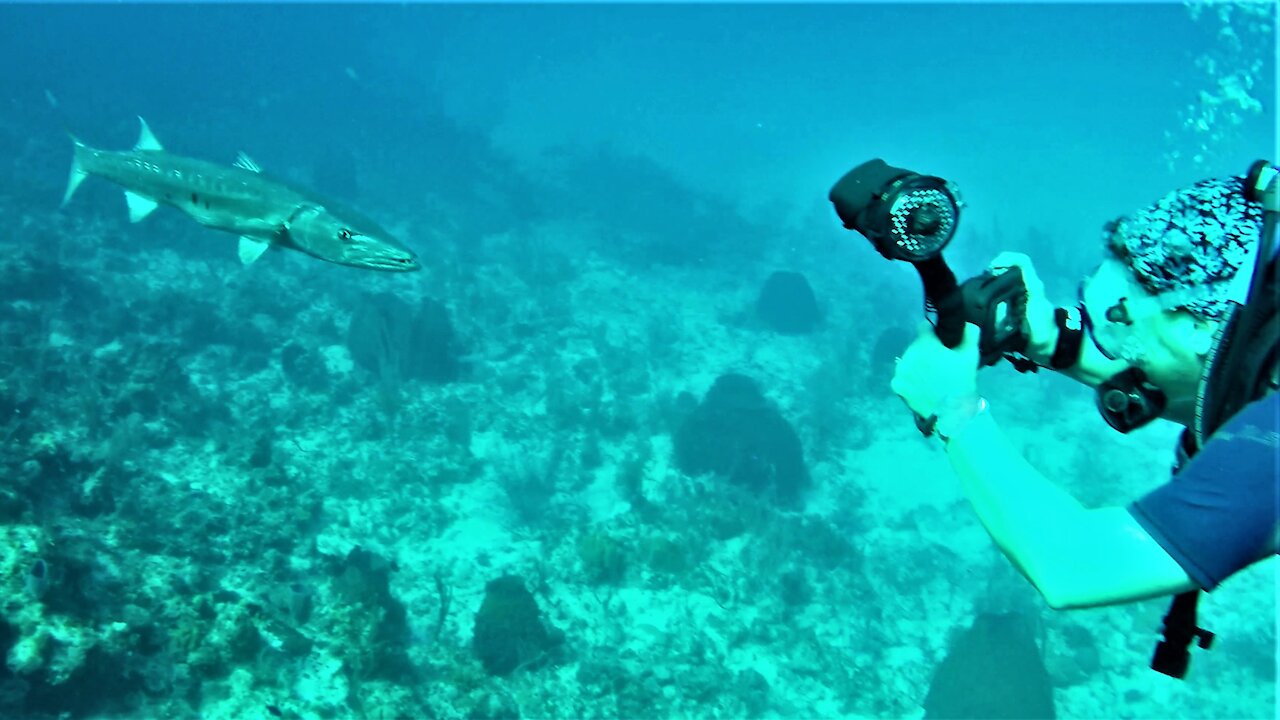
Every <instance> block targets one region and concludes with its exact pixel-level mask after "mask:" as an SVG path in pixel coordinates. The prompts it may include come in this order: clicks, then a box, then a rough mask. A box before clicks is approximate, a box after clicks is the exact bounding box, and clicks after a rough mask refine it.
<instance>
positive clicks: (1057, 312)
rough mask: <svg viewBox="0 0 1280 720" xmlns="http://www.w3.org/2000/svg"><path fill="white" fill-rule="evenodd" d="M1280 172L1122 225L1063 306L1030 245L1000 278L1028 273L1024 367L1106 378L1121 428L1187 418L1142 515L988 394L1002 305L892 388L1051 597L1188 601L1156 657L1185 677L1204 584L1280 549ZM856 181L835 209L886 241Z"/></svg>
mask: <svg viewBox="0 0 1280 720" xmlns="http://www.w3.org/2000/svg"><path fill="white" fill-rule="evenodd" d="M873 162H879V161H873ZM868 165H870V164H868ZM861 167H864V168H865V167H866V166H861ZM1278 174H1280V173H1278V172H1277V170H1276V168H1274V167H1273V166H1271V165H1269V164H1267V163H1265V162H1261V161H1260V162H1258V163H1255V164H1254V166H1253V167H1252V168H1251V169H1250V173H1249V175H1248V176H1247V177H1228V178H1223V179H1213V180H1206V181H1203V182H1200V183H1197V184H1195V185H1193V186H1191V187H1188V188H1185V189H1182V190H1178V191H1175V192H1173V193H1170V194H1169V195H1167V196H1165V197H1164V198H1163V199H1161V200H1159V201H1158V202H1156V203H1155V204H1154V205H1152V206H1150V207H1148V208H1146V209H1143V210H1141V211H1139V212H1136V213H1135V214H1133V215H1130V216H1127V217H1124V218H1121V219H1119V220H1117V221H1115V222H1112V223H1109V224H1108V225H1107V227H1106V229H1105V231H1104V236H1105V241H1106V253H1105V260H1104V261H1103V262H1102V264H1101V265H1100V266H1099V267H1098V269H1097V270H1096V271H1095V272H1093V273H1092V274H1091V275H1090V276H1088V277H1087V278H1085V280H1084V281H1083V282H1082V283H1081V285H1080V292H1079V297H1078V299H1077V302H1075V303H1072V304H1070V305H1068V306H1066V307H1056V308H1055V307H1054V305H1052V304H1051V303H1050V302H1049V300H1048V299H1047V298H1046V297H1045V290H1044V285H1043V283H1042V282H1041V280H1040V279H1039V278H1038V276H1037V275H1036V273H1035V270H1034V268H1033V266H1032V264H1031V261H1030V259H1029V258H1027V257H1026V256H1024V255H1019V254H1013V253H1005V254H1002V255H1000V256H998V257H997V258H995V260H993V261H992V263H991V267H990V268H989V270H988V272H987V273H986V274H985V277H986V278H987V279H988V281H989V279H990V278H995V277H999V276H1000V275H1001V274H1002V273H1004V272H1008V271H1010V270H1014V271H1016V272H1020V274H1021V283H1020V286H1021V287H1020V290H1021V288H1025V294H1023V295H1021V296H1019V297H1018V298H1017V300H1018V303H1017V307H1016V308H1014V310H1015V311H1016V312H1012V313H1006V314H1009V315H1010V316H1011V317H1018V318H1019V319H1020V321H1021V322H1020V327H1019V328H1016V330H1015V332H1014V333H1013V334H1014V335H1020V336H1021V339H1022V340H1021V342H1019V343H1016V344H1015V345H1016V350H1017V352H1016V353H1013V354H1012V355H1014V356H1011V355H1010V354H1004V357H1006V358H1008V359H1010V360H1014V361H1015V366H1016V367H1019V369H1021V370H1034V369H1038V368H1039V367H1043V368H1048V369H1052V370H1055V371H1057V372H1060V373H1063V374H1065V375H1068V376H1070V377H1072V378H1074V379H1076V380H1078V381H1080V382H1082V383H1084V384H1086V385H1089V386H1091V387H1093V388H1095V389H1096V391H1097V398H1098V407H1099V411H1100V412H1101V414H1102V415H1103V417H1104V419H1106V421H1107V422H1108V423H1109V424H1111V425H1112V427H1114V428H1116V429H1117V430H1120V431H1121V432H1128V431H1130V430H1132V429H1134V428H1136V427H1139V426H1141V425H1143V424H1145V423H1147V422H1150V421H1151V420H1154V419H1155V418H1157V417H1160V418H1164V419H1166V420H1169V421H1172V422H1175V423H1178V424H1180V425H1183V426H1185V428H1186V429H1185V430H1184V432H1183V434H1182V436H1181V441H1180V442H1179V447H1178V448H1177V462H1176V463H1175V466H1174V470H1173V475H1172V479H1171V480H1170V481H1169V482H1168V483H1167V484H1165V485H1163V486H1161V487H1159V488H1156V489H1155V490H1153V491H1151V492H1150V493H1148V494H1146V495H1145V496H1143V497H1140V498H1138V499H1136V500H1134V501H1133V502H1131V503H1130V504H1129V505H1128V506H1125V507H1103V508H1094V509H1090V508H1086V507H1084V506H1082V505H1081V504H1080V503H1079V502H1077V501H1076V500H1075V499H1074V498H1073V497H1071V495H1069V494H1068V493H1066V492H1064V491H1063V490H1062V489H1061V488H1059V487H1058V486H1057V485H1055V484H1054V482H1052V481H1051V480H1050V479H1049V478H1046V477H1045V476H1044V475H1042V474H1041V473H1039V472H1038V471H1036V469H1035V468H1033V467H1032V466H1031V465H1030V464H1029V463H1028V462H1027V461H1026V460H1025V459H1024V458H1023V457H1022V456H1021V454H1020V453H1019V452H1018V451H1017V449H1016V448H1015V447H1014V446H1013V445H1012V444H1011V443H1010V442H1009V440H1008V439H1007V438H1006V437H1005V435H1004V434H1003V433H1002V431H1001V430H1000V426H999V425H998V424H997V422H996V420H995V417H994V415H993V413H992V412H991V410H990V409H989V405H988V403H987V401H986V400H985V399H984V398H982V397H981V396H980V395H979V394H978V390H977V371H978V369H979V367H980V366H981V365H983V364H993V362H994V361H993V360H991V359H990V356H991V355H992V353H991V351H990V348H988V347H987V339H988V334H989V333H990V328H989V327H987V325H990V324H992V323H991V322H986V321H983V320H982V319H981V318H983V317H994V315H992V314H990V313H989V314H988V315H986V316H983V315H982V314H981V313H979V314H977V315H976V316H975V315H974V313H973V312H967V313H965V315H966V316H967V318H968V319H969V320H970V322H965V323H964V324H963V325H962V326H959V325H957V327H962V328H963V330H962V331H960V330H957V331H956V332H955V333H953V335H954V339H953V341H952V342H945V340H946V338H945V337H943V339H941V340H940V339H939V336H940V335H944V333H942V332H941V331H942V330H943V328H942V325H941V323H939V326H938V327H937V328H935V327H931V326H929V325H924V326H923V327H922V332H921V333H920V335H919V337H918V338H916V340H915V341H914V342H913V343H912V344H911V345H910V346H909V347H908V348H907V349H906V351H905V352H904V353H903V356H902V357H901V359H900V360H899V361H898V364H897V368H896V371H895V374H894V377H893V380H892V389H893V391H894V393H896V394H897V395H898V396H899V397H901V398H902V399H903V400H904V401H905V402H906V404H907V405H908V406H909V407H910V409H911V410H912V411H914V412H915V413H916V415H917V422H918V423H920V424H921V429H922V430H925V431H926V434H937V435H938V436H939V437H940V438H942V440H943V442H944V443H945V448H946V454H947V456H948V458H949V459H950V461H951V464H952V466H953V467H954V469H955V471H956V473H957V475H958V476H959V478H960V482H961V486H962V489H963V492H964V494H965V496H966V497H967V498H968V500H969V501H970V503H971V504H972V506H973V508H974V510H975V511H976V513H977V515H978V518H979V519H980V521H981V522H982V524H983V526H985V528H986V529H987V531H988V532H989V533H990V535H991V537H992V539H993V540H994V541H995V543H996V545H997V546H998V547H999V548H1000V550H1001V551H1002V552H1003V553H1004V554H1005V555H1006V556H1007V557H1008V558H1009V559H1010V560H1011V561H1012V562H1013V564H1014V565H1015V566H1016V567H1017V569H1018V570H1019V571H1020V572H1021V573H1022V574H1023V575H1024V576H1025V577H1026V578H1027V579H1028V580H1029V581H1030V582H1031V583H1032V584H1033V585H1034V586H1035V587H1036V589H1037V590H1038V591H1039V592H1040V594H1041V595H1042V596H1043V597H1044V599H1045V601H1046V602H1047V603H1048V604H1049V605H1050V606H1051V607H1053V608H1055V609H1063V608H1081V607H1092V606H1099V605H1108V604H1115V603H1124V602H1130V601H1137V600H1142V599H1147V598H1153V597H1158V596H1174V600H1173V602H1172V605H1171V607H1170V611H1169V613H1168V615H1166V617H1165V619H1164V627H1163V630H1162V632H1163V640H1162V641H1161V642H1160V643H1159V644H1158V645H1157V648H1156V651H1155V655H1154V657H1153V660H1152V667H1153V668H1154V669H1156V670H1158V671H1160V672H1163V673H1165V674H1167V675H1170V676H1173V677H1178V678H1181V677H1183V676H1184V675H1185V673H1186V671H1187V664H1188V662H1189V656H1190V652H1189V649H1188V648H1189V646H1190V645H1191V644H1192V643H1193V642H1195V643H1197V644H1198V645H1199V646H1200V647H1203V648H1208V647H1209V645H1210V644H1211V642H1212V640H1213V633H1211V632H1209V631H1208V630H1205V629H1203V628H1200V627H1199V626H1198V625H1197V624H1196V618H1195V613H1196V600H1197V597H1198V592H1199V591H1200V590H1205V591H1208V590H1212V589H1214V588H1215V587H1216V586H1218V585H1219V584H1220V583H1222V582H1223V580H1225V579H1226V578H1228V577H1230V576H1231V575H1233V574H1235V573H1237V572H1240V571H1241V570H1243V569H1244V568H1246V567H1248V566H1249V565H1251V564H1253V563H1255V562H1257V561H1259V560H1262V559H1264V558H1266V557H1268V556H1270V555H1273V554H1276V553H1277V551H1278V548H1277V542H1278V536H1280V510H1278V508H1280V497H1278V491H1277V484H1278V480H1277V464H1278V463H1280V451H1278V449H1277V437H1278V436H1277V425H1278V416H1280V395H1277V394H1276V393H1275V389H1276V385H1277V346H1278V345H1280V316H1278V315H1277V306H1278V305H1280V302H1278V300H1280V286H1278V285H1277V279H1276V274H1277V262H1276V256H1275V254H1274V248H1273V244H1274V234H1275V227H1274V226H1275V217H1276V213H1277V210H1278V208H1277V200H1276V195H1277V185H1280V182H1277V175H1278ZM850 175H853V173H850ZM918 177H919V176H917V178H918ZM854 180H856V178H854ZM932 180H939V179H936V178H933V179H932ZM895 182H900V181H895ZM939 182H944V181H939ZM859 187H861V186H859V185H858V183H856V182H854V181H853V180H850V176H846V178H845V179H843V180H842V181H841V184H837V186H836V188H834V189H833V191H832V200H833V202H836V205H837V212H839V213H840V214H841V217H842V218H843V219H846V227H851V228H853V229H858V230H860V231H863V232H864V234H867V235H868V237H869V238H873V241H875V239H876V237H877V236H876V235H875V233H871V234H868V232H866V231H865V229H864V227H863V226H861V225H859V223H858V222H857V221H856V220H855V215H856V213H855V210H858V209H862V208H861V207H859V208H854V209H851V206H850V205H847V204H845V205H842V200H847V199H848V198H851V197H854V194H852V193H851V192H850V191H851V190H852V189H857V188H859ZM938 188H942V186H941V185H938ZM861 190H862V191H863V192H865V191H866V188H865V187H861ZM838 191H839V192H838ZM878 197H880V196H878V195H876V194H875V193H868V194H866V195H864V196H863V197H862V200H866V199H867V198H871V200H870V202H874V201H875V198H878ZM898 204H901V203H900V202H899V203H898ZM957 207H958V203H957ZM863 219H865V216H864V217H863ZM890 225H892V223H890ZM896 227H906V225H904V224H903V223H898V224H897V225H896ZM882 252H884V251H883V250H882ZM895 259H904V258H895ZM912 260H913V262H915V259H912ZM931 261H932V260H931ZM918 267H920V265H918ZM946 274H947V275H948V276H949V275H950V273H949V271H948V272H947V273H946ZM921 275H922V277H924V278H925V281H926V292H928V286H929V281H930V278H929V277H928V273H927V272H926V271H925V269H923V268H921ZM952 284H953V285H954V281H952ZM970 284H971V283H966V284H965V285H966V286H967V285H970ZM956 294H957V295H958V294H959V293H956ZM935 304H937V303H935ZM974 322H977V323H978V324H974ZM1006 322H1007V321H1006ZM992 342H994V341H992ZM1001 354H1002V353H1001V352H999V349H997V351H996V352H995V353H994V355H995V356H996V357H999V356H1000V355H1001ZM1015 356H1016V357H1015ZM1019 361H1020V362H1021V363H1023V365H1021V366H1019Z"/></svg>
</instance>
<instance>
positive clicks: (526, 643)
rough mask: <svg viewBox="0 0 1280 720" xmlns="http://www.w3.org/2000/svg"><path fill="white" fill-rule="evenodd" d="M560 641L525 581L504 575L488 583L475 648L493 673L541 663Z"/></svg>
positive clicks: (485, 667) (488, 670)
mask: <svg viewBox="0 0 1280 720" xmlns="http://www.w3.org/2000/svg"><path fill="white" fill-rule="evenodd" d="M559 642H560V635H559V633H558V632H550V631H548V630H547V627H546V626H545V625H543V623H542V611H541V610H539V609H538V603H537V601H535V600H534V598H533V594H532V593H530V592H529V590H528V588H526V587H525V586H524V580H521V579H520V578H519V577H518V576H515V575H504V576H502V577H500V578H498V579H497V580H492V581H490V582H489V583H488V584H487V585H485V588H484V602H482V603H481V604H480V611H479V612H478V613H476V624H475V632H474V635H473V636H472V639H471V647H472V649H473V650H474V651H475V653H476V656H477V657H479V658H480V662H481V663H482V664H483V665H484V669H485V671H487V672H488V673H489V674H490V675H510V674H511V673H513V672H515V671H516V669H518V668H520V667H525V666H530V665H533V664H535V663H537V662H540V661H541V660H543V659H545V658H547V657H548V656H549V655H550V653H551V651H552V650H553V649H554V648H555V647H556V646H557V645H558V644H559Z"/></svg>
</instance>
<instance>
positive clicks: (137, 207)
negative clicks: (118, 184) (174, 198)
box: [124, 190, 158, 222]
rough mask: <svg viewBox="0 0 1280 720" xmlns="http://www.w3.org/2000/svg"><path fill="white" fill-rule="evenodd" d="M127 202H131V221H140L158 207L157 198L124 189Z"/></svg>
mask: <svg viewBox="0 0 1280 720" xmlns="http://www.w3.org/2000/svg"><path fill="white" fill-rule="evenodd" d="M124 199H125V202H127V203H129V222H138V221H139V220H142V219H144V218H146V217H147V216H148V215H150V214H151V213H152V211H154V210H155V209H156V205H157V204H158V203H156V201H155V200H152V199H151V198H149V197H146V196H143V195H139V194H138V193H135V192H129V191H128V190H125V191H124Z"/></svg>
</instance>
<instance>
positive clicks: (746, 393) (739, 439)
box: [675, 373, 809, 506]
mask: <svg viewBox="0 0 1280 720" xmlns="http://www.w3.org/2000/svg"><path fill="white" fill-rule="evenodd" d="M675 451H676V464H677V465H678V466H679V468H680V470H681V471H683V472H684V473H686V474H689V475H701V474H703V473H716V474H718V475H723V476H725V477H727V478H728V479H729V481H730V482H732V483H734V484H736V485H741V486H744V487H745V488H746V489H748V490H750V491H753V492H758V493H770V492H771V493H773V495H774V497H775V498H776V500H777V501H778V503H779V504H782V505H785V506H790V505H794V504H796V503H797V502H798V501H799V500H800V498H801V496H802V494H803V493H804V491H805V490H806V489H807V488H808V487H809V470H808V468H806V467H805V464H804V453H803V451H802V449H801V446H800V437H799V436H798V435H797V434H796V431H795V429H794V428H792V427H791V423H789V422H787V420H786V418H784V417H782V414H781V413H779V412H778V410H777V408H775V407H774V406H773V405H771V404H770V403H769V402H768V401H767V400H765V397H764V395H763V394H762V393H761V392H760V389H759V387H757V386H756V383H755V381H754V380H752V379H751V378H749V377H746V376H745V375H739V374H736V373H729V374H726V375H721V376H720V377H718V378H716V381H715V383H714V384H713V385H712V386H711V389H710V390H709V391H707V395H706V397H705V398H703V400H702V402H701V403H700V404H699V405H698V406H697V407H696V408H694V410H693V411H692V412H691V413H689V415H688V416H687V417H686V418H685V420H684V422H683V423H682V424H681V426H680V428H679V429H678V430H677V431H676V433H675Z"/></svg>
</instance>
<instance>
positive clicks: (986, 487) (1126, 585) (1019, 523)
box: [947, 412, 1195, 609]
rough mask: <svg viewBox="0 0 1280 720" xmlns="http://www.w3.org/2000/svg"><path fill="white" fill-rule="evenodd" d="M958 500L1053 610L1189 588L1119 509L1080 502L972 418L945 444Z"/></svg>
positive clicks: (991, 427) (984, 417)
mask: <svg viewBox="0 0 1280 720" xmlns="http://www.w3.org/2000/svg"><path fill="white" fill-rule="evenodd" d="M947 456H948V457H949V458H950V460H951V465H952V467H954V468H955V471H956V473H957V474H958V475H959V476H960V483H961V487H962V489H963V492H964V494H965V496H966V497H967V498H968V499H969V502H970V503H971V504H972V505H973V508H974V510H975V511H976V512H977V514H978V519H979V520H980V521H981V522H982V524H983V526H984V527H986V529H987V532H988V533H990V535H991V537H992V539H993V540H994V541H995V543H996V545H997V546H998V547H999V548H1000V550H1001V552H1003V553H1004V554H1005V555H1006V556H1008V557H1009V559H1010V560H1011V561H1012V562H1013V563H1014V565H1015V566H1016V567H1017V568H1018V570H1019V571H1020V572H1022V574H1023V575H1025V576H1026V578H1027V579H1028V580H1030V581H1031V583H1032V584H1033V585H1035V587H1036V589H1037V590H1039V591H1040V594H1041V595H1042V596H1043V597H1044V599H1045V601H1046V602H1048V604H1049V605H1050V606H1051V607H1053V608H1055V609H1061V608H1074V607H1092V606H1097V605H1109V604H1113V603H1123V602H1131V601H1134V600H1140V599H1144V598H1149V597H1156V596H1161V595H1171V594H1174V593H1179V592H1183V591H1186V590H1190V589H1193V588H1194V587H1195V583H1194V582H1193V581H1192V580H1191V578H1190V577H1189V576H1188V575H1187V574H1186V572H1185V571H1184V570H1183V569H1182V567H1181V566H1179V565H1178V563H1177V562H1176V561H1174V559H1173V558H1172V557H1170V556H1169V554H1168V553H1167V552H1165V550H1164V549H1163V548H1161V547H1160V545H1159V544H1158V543H1156V541H1155V540H1154V539H1152V537H1151V536H1150V535H1149V534H1147V532H1146V530H1144V529H1143V528H1142V526H1140V525H1139V524H1138V522H1137V521H1136V520H1134V518H1133V516H1131V515H1130V514H1129V511H1128V510H1127V509H1125V508H1123V507H1106V508H1098V509H1094V510H1090V509H1087V508H1085V507H1083V506H1082V505H1080V503H1079V502H1077V501H1076V500H1075V498H1073V497H1071V496H1070V495H1069V494H1067V493H1066V492H1064V491H1063V490H1062V489H1061V488H1059V487H1058V486H1057V485H1055V484H1054V483H1052V482H1050V481H1049V479H1048V478H1046V477H1045V476H1044V475H1042V474H1040V473H1039V472H1038V471H1037V470H1036V469H1035V468H1033V467H1032V466H1031V465H1030V464H1029V463H1028V462H1027V461H1026V460H1025V459H1024V458H1023V457H1022V455H1021V453H1019V452H1018V451H1017V449H1016V448H1015V447H1014V446H1013V444H1012V443H1011V442H1009V439H1008V438H1007V437H1006V436H1005V434H1004V433H1003V432H1002V431H1001V430H1000V427H999V425H997V424H996V422H995V419H994V418H992V417H991V413H990V412H982V413H979V414H978V416H977V417H974V418H973V419H972V420H970V421H969V422H968V423H967V424H966V425H965V426H964V427H963V428H962V429H961V430H960V431H959V432H957V433H956V434H955V435H953V436H952V437H951V439H950V440H949V441H948V443H947Z"/></svg>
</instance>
